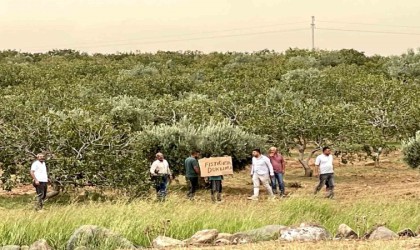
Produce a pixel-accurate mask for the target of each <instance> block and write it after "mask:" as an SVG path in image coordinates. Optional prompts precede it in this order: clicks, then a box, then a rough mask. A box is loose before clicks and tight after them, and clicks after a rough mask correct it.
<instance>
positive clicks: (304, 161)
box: [299, 143, 319, 177]
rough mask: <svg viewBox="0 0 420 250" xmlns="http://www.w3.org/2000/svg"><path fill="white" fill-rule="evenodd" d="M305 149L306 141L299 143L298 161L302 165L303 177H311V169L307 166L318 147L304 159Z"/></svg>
mask: <svg viewBox="0 0 420 250" xmlns="http://www.w3.org/2000/svg"><path fill="white" fill-rule="evenodd" d="M305 149H306V143H303V145H299V162H300V164H301V165H302V167H303V169H304V170H305V177H312V176H313V170H312V169H311V167H310V166H309V161H310V160H311V158H312V157H313V156H314V154H315V152H317V151H318V150H319V149H315V150H313V151H312V152H311V154H310V155H309V156H308V158H306V159H305Z"/></svg>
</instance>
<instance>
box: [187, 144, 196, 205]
mask: <svg viewBox="0 0 420 250" xmlns="http://www.w3.org/2000/svg"><path fill="white" fill-rule="evenodd" d="M198 157H200V152H199V151H198V150H194V151H192V152H191V156H190V157H188V158H187V159H185V177H186V178H187V180H188V181H189V182H190V190H189V192H188V198H189V199H190V200H192V199H194V196H195V191H196V190H197V188H198V177H199V175H200V167H199V165H198V161H197V159H198Z"/></svg>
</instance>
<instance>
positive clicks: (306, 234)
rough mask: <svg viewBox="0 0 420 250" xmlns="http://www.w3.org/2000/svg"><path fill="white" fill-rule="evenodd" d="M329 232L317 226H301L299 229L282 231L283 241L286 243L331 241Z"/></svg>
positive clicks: (281, 237)
mask: <svg viewBox="0 0 420 250" xmlns="http://www.w3.org/2000/svg"><path fill="white" fill-rule="evenodd" d="M330 238H331V235H330V233H328V231H327V230H326V229H325V228H323V227H321V226H316V225H306V224H301V225H300V226H299V227H295V228H287V229H284V230H281V231H280V237H279V239H281V240H286V241H319V240H327V239H330Z"/></svg>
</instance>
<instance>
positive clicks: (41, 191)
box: [34, 182, 48, 210]
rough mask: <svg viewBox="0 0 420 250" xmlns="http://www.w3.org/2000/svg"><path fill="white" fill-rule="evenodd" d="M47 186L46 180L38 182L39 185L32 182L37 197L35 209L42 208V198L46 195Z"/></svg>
mask: <svg viewBox="0 0 420 250" xmlns="http://www.w3.org/2000/svg"><path fill="white" fill-rule="evenodd" d="M47 186H48V182H39V185H35V183H34V187H35V191H36V199H37V204H36V206H35V209H37V210H39V209H42V207H43V206H44V200H45V198H46V197H47Z"/></svg>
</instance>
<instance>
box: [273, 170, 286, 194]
mask: <svg viewBox="0 0 420 250" xmlns="http://www.w3.org/2000/svg"><path fill="white" fill-rule="evenodd" d="M277 183H278V184H279V189H280V195H284V181H283V174H282V173H274V178H273V179H272V180H271V185H272V188H273V192H277Z"/></svg>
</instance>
